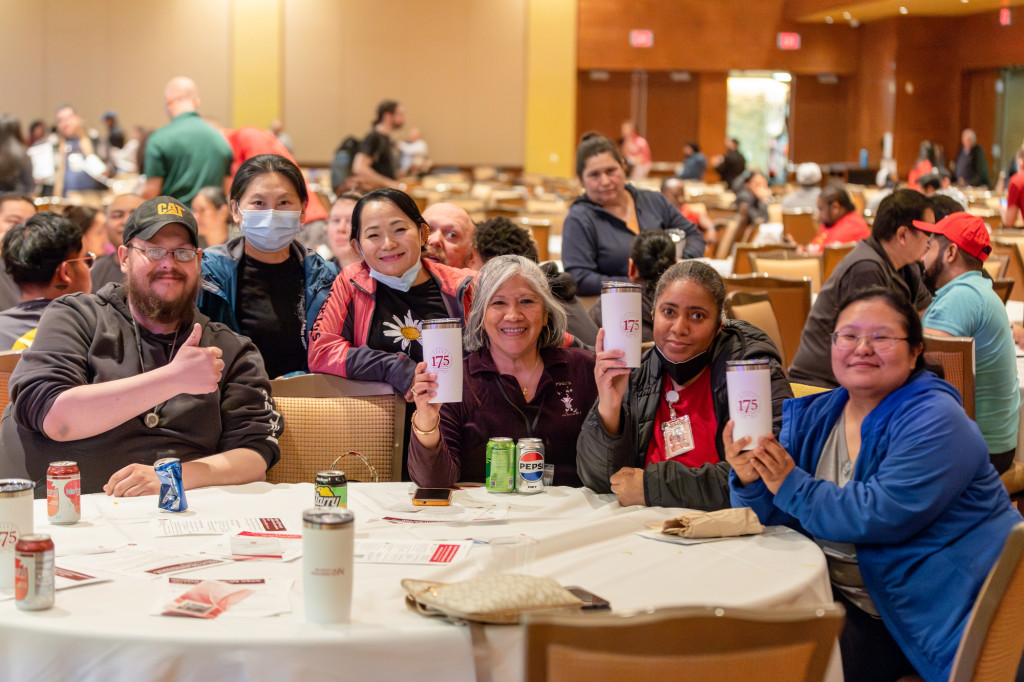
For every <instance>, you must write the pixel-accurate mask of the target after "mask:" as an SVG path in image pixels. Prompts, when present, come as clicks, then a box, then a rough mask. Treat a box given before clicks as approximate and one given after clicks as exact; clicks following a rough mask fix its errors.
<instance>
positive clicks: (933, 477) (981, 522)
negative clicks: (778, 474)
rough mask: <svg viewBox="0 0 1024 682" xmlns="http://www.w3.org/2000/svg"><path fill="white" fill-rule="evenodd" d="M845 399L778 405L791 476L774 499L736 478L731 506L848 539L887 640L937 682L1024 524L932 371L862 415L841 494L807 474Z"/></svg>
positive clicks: (977, 436)
mask: <svg viewBox="0 0 1024 682" xmlns="http://www.w3.org/2000/svg"><path fill="white" fill-rule="evenodd" d="M848 398H849V394H848V393H847V391H846V389H844V388H837V389H835V390H833V391H830V392H828V393H820V394H817V395H813V396H808V397H806V398H799V399H796V400H790V401H787V402H786V403H785V405H784V406H783V409H782V420H783V424H782V432H781V433H780V435H779V441H780V443H781V444H782V446H783V447H784V448H785V449H786V450H787V452H789V453H790V455H791V456H792V457H793V459H794V461H795V462H796V466H797V468H796V469H794V470H793V471H792V472H791V473H790V474H789V476H787V477H786V479H785V480H784V481H783V483H782V485H781V486H780V487H779V491H778V493H777V494H776V495H772V493H771V492H770V491H769V490H768V488H767V487H766V486H765V485H764V483H763V482H762V481H755V482H754V483H751V484H750V485H748V486H746V487H744V486H743V485H742V484H741V483H740V482H739V480H738V479H737V478H736V473H735V472H733V473H732V474H731V475H730V481H729V484H730V491H731V497H732V504H733V506H734V507H743V506H749V507H752V508H753V509H754V511H756V512H757V515H758V517H759V518H760V519H761V522H762V523H765V524H785V525H789V526H793V527H796V528H798V529H800V530H802V531H803V532H805V533H807V534H808V535H811V536H814V537H818V538H822V539H825V540H832V541H835V542H852V543H853V544H854V545H855V546H856V548H857V558H858V560H859V562H860V570H861V575H862V576H863V577H864V585H865V586H866V587H867V590H868V593H869V594H870V595H871V598H872V599H873V600H874V602H875V605H876V606H877V608H878V611H879V613H880V614H881V616H882V620H883V621H884V622H885V624H886V626H887V627H888V628H889V631H890V632H891V633H892V636H893V638H894V639H895V640H896V641H897V643H898V644H899V645H900V648H901V649H902V650H903V652H904V653H905V654H906V656H907V658H908V659H910V662H911V663H912V664H913V665H914V667H915V668H917V671H918V672H919V673H920V674H921V675H922V676H923V677H924V678H925V679H926V680H945V679H947V678H948V676H949V670H950V667H951V666H952V663H953V657H954V655H955V654H956V649H957V645H958V644H959V641H960V636H961V634H962V633H963V629H964V625H965V624H966V622H967V617H968V615H969V614H970V611H971V608H972V607H973V605H974V600H975V597H976V596H977V594H978V591H979V590H980V589H981V585H982V583H983V582H984V580H985V577H986V576H987V575H988V572H989V570H990V569H991V568H992V565H993V564H994V563H995V560H996V558H997V557H998V556H999V552H1000V551H1001V550H1002V547H1003V543H1004V542H1005V541H1006V537H1007V535H1008V534H1009V532H1010V529H1011V528H1012V527H1013V525H1014V524H1015V523H1018V522H1020V520H1021V516H1020V514H1019V513H1018V512H1017V510H1016V509H1015V508H1014V507H1013V506H1012V505H1011V504H1010V498H1009V496H1008V495H1007V493H1006V489H1005V488H1004V487H1003V484H1002V482H1001V481H1000V480H999V476H998V475H997V474H996V471H995V469H994V468H993V467H992V464H991V463H990V462H989V458H988V448H987V447H986V445H985V441H984V439H982V437H981V432H980V431H979V430H978V426H977V425H976V424H975V423H974V422H973V421H971V420H970V419H969V418H968V417H967V415H966V414H965V413H964V411H963V408H962V407H961V406H960V398H959V395H958V394H957V393H956V390H955V389H954V388H953V387H952V386H950V385H949V384H947V383H946V382H944V381H942V380H941V379H939V378H938V377H936V376H935V375H934V374H932V373H930V372H924V371H922V372H916V373H915V374H913V375H912V376H911V377H910V379H908V380H907V382H906V383H905V384H904V385H903V386H901V387H900V388H898V389H896V390H895V391H893V392H892V393H890V394H889V395H888V396H887V397H886V398H885V399H884V400H882V402H881V403H879V405H878V406H877V407H876V408H875V409H874V410H872V411H871V413H870V414H869V415H868V416H867V417H866V418H865V419H864V423H863V425H862V426H861V446H860V453H859V455H858V457H857V461H856V465H855V469H854V476H853V480H852V481H850V482H849V483H847V484H846V486H844V487H843V488H840V487H838V486H836V485H835V484H834V483H831V482H829V481H823V480H819V479H816V478H814V471H815V469H816V467H817V464H818V458H819V457H820V456H821V451H822V448H823V447H824V445H825V441H826V440H827V439H828V436H829V434H830V433H831V432H832V429H833V427H834V426H835V424H836V422H837V421H838V420H839V417H840V416H841V414H842V411H843V408H844V406H845V405H846V402H847V400H848ZM865 653H866V652H865ZM844 655H850V654H849V652H844Z"/></svg>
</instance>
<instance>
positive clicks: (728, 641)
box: [523, 604, 846, 682]
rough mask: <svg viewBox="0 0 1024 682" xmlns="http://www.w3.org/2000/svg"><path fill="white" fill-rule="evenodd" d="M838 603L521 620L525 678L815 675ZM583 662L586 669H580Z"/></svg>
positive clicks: (835, 627) (837, 623)
mask: <svg viewBox="0 0 1024 682" xmlns="http://www.w3.org/2000/svg"><path fill="white" fill-rule="evenodd" d="M845 613H846V612H845V610H844V609H843V607H842V605H840V604H823V605H821V606H818V607H812V608H799V609H731V608H729V609H727V608H717V607H682V608H668V609H658V610H653V611H647V612H639V613H627V614H618V613H612V614H588V615H583V614H577V615H555V614H539V613H538V614H529V615H527V616H525V617H524V618H523V621H524V623H525V627H524V647H523V649H524V655H525V660H524V670H525V673H526V680H527V681H528V682H547V680H565V679H591V680H594V679H603V680H611V679H629V680H633V681H636V682H645V681H646V680H659V681H664V682H671V681H673V680H682V679H686V680H697V679H716V680H739V679H771V680H774V681H777V682H785V681H787V680H801V681H808V682H809V681H810V680H815V681H818V680H821V679H822V678H823V677H824V674H825V671H826V669H827V667H828V663H829V660H830V658H831V655H832V651H833V648H834V644H835V642H836V639H837V638H838V636H839V631H840V630H841V629H842V626H843V621H844V618H845ZM581 664H582V665H583V666H585V667H589V668H590V670H586V671H584V670H581V669H580V667H581Z"/></svg>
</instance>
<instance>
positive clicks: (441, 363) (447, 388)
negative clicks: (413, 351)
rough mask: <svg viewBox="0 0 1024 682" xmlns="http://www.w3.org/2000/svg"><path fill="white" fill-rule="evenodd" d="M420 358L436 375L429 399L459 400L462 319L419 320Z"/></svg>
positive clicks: (449, 401) (442, 400)
mask: <svg viewBox="0 0 1024 682" xmlns="http://www.w3.org/2000/svg"><path fill="white" fill-rule="evenodd" d="M422 341H423V361H424V362H426V363H427V371H428V372H431V373H433V374H436V375H437V395H435V396H434V397H433V398H431V399H430V402H432V403H461V402H462V320H458V319H455V318H444V319H440V320H424V321H423V338H422Z"/></svg>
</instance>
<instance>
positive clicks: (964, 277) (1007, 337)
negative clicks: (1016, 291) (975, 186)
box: [914, 212, 1020, 473]
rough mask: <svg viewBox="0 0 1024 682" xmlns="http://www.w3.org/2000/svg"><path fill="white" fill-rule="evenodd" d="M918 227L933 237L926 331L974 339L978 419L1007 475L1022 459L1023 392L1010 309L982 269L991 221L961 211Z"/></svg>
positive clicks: (927, 258)
mask: <svg viewBox="0 0 1024 682" xmlns="http://www.w3.org/2000/svg"><path fill="white" fill-rule="evenodd" d="M914 226H915V227H916V228H917V229H919V230H923V231H924V232H929V233H931V234H932V238H931V243H930V244H929V246H928V250H927V251H926V252H925V255H924V259H923V260H924V283H925V285H926V286H927V287H928V288H929V289H930V290H931V291H933V292H935V298H934V299H933V300H932V303H931V305H930V306H928V310H927V311H926V312H925V314H924V319H923V323H924V327H925V329H924V331H925V333H926V334H933V335H935V336H973V337H974V363H975V381H974V411H975V415H974V420H975V421H976V422H978V427H979V428H980V429H981V435H982V436H983V437H984V438H985V443H986V444H988V452H989V458H990V459H991V460H992V464H993V465H994V466H995V468H996V471H998V472H999V473H1003V472H1004V471H1006V469H1008V468H1009V467H1010V464H1011V463H1012V462H1013V457H1014V455H1015V454H1016V448H1017V423H1018V419H1017V410H1018V409H1019V407H1020V393H1019V392H1018V389H1017V357H1016V353H1015V352H1014V348H1013V335H1012V333H1011V331H1010V327H1009V325H1008V324H1007V323H1006V308H1004V307H1003V302H1002V301H1001V300H1000V298H999V296H998V294H996V293H995V292H994V291H993V290H992V280H990V279H989V278H988V277H987V276H986V275H985V274H984V271H983V269H982V263H983V262H984V261H985V260H986V259H987V258H988V255H989V253H991V252H992V247H991V245H990V243H989V235H988V230H987V229H986V228H985V221H984V220H982V219H981V218H979V217H977V216H973V215H971V214H969V213H963V212H959V213H951V214H950V215H948V216H946V217H945V218H943V219H942V220H940V221H939V222H937V223H935V224H932V223H924V222H920V221H915V222H914Z"/></svg>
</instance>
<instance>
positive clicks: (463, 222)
mask: <svg viewBox="0 0 1024 682" xmlns="http://www.w3.org/2000/svg"><path fill="white" fill-rule="evenodd" d="M423 218H424V220H426V221H427V224H428V225H430V237H428V238H427V249H426V251H425V252H424V254H423V255H424V256H426V257H427V258H432V259H434V260H436V261H438V262H440V263H444V264H445V265H450V266H451V267H453V268H469V269H470V270H479V269H480V268H482V267H483V265H484V264H483V261H482V260H480V257H479V256H478V255H477V253H476V249H475V248H474V246H473V233H474V232H475V231H476V225H474V224H473V219H472V218H470V217H469V214H468V213H466V209H464V208H462V207H461V206H456V205H455V204H447V203H441V204H431V205H430V206H428V207H427V208H426V209H425V210H424V211H423Z"/></svg>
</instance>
